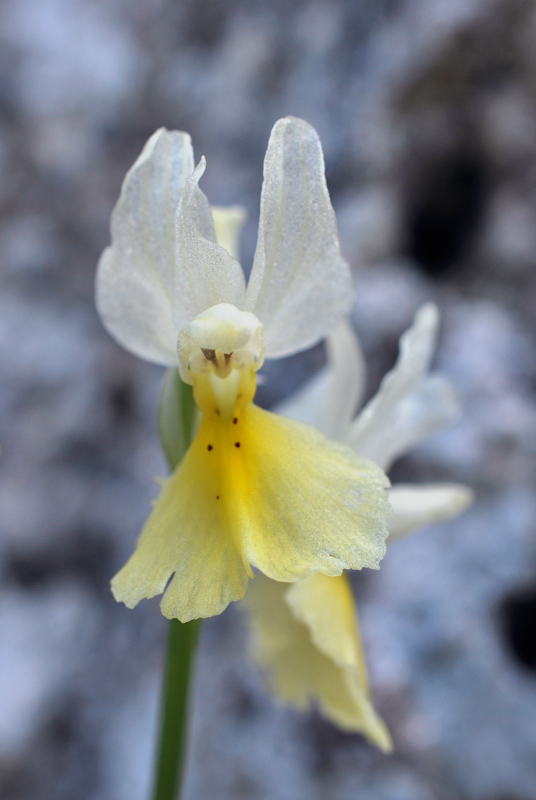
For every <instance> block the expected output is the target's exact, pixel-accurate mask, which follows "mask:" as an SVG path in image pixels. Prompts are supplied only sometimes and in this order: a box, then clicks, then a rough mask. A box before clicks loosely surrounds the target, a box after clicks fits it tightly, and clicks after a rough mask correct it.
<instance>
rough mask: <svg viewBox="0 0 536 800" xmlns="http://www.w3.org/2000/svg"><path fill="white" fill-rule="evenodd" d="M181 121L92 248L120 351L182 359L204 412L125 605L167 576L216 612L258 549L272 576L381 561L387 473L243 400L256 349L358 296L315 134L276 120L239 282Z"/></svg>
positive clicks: (307, 341)
mask: <svg viewBox="0 0 536 800" xmlns="http://www.w3.org/2000/svg"><path fill="white" fill-rule="evenodd" d="M204 168H205V164H204V160H203V159H202V160H201V162H200V164H199V165H198V166H197V168H196V169H194V162H193V152H192V147H191V143H190V138H189V136H188V135H187V134H184V133H180V132H168V131H166V130H160V131H157V133H155V134H154V136H152V137H151V139H150V140H149V141H148V142H147V144H146V146H145V148H144V150H143V152H142V154H141V155H140V157H139V158H138V160H137V161H136V163H135V164H134V166H133V167H132V169H131V170H130V171H129V173H128V174H127V177H126V179H125V182H124V184H123V188H122V191H121V196H120V198H119V201H118V203H117V206H116V208H115V210H114V213H113V216H112V244H111V246H110V247H109V248H107V250H105V252H104V253H103V256H102V258H101V261H100V265H99V272H98V277H97V303H98V308H99V311H100V314H101V317H102V319H103V322H104V324H105V326H106V327H107V329H108V330H109V332H110V333H111V334H112V335H113V336H114V337H115V338H116V339H117V340H118V341H119V342H120V343H121V344H122V345H123V346H124V347H126V348H127V349H128V350H130V351H131V352H133V353H135V354H136V355H138V356H140V357H141V358H145V359H147V360H150V361H154V362H156V363H159V364H163V365H166V366H175V367H177V368H178V369H179V371H180V375H181V377H182V379H183V380H184V381H185V382H186V383H189V384H192V385H193V392H194V397H195V400H196V403H197V405H198V407H199V410H200V411H201V415H202V416H201V422H200V425H199V428H198V430H197V433H196V436H195V438H194V441H193V442H192V445H191V447H190V449H189V450H188V453H187V454H186V456H185V458H184V460H183V461H182V463H181V464H180V465H179V467H178V468H177V469H176V471H175V472H174V473H173V474H172V475H171V477H170V478H169V479H168V480H167V481H166V482H165V483H164V485H163V487H162V490H161V492H160V495H159V497H158V498H157V500H156V502H155V505H154V509H153V511H152V513H151V514H150V516H149V518H148V520H147V523H146V525H145V528H144V530H143V531H142V534H141V536H140V539H139V541H138V544H137V547H136V550H135V552H134V554H133V555H132V557H131V558H130V560H129V561H128V562H127V564H126V565H125V566H124V567H123V569H122V570H121V571H120V572H119V573H118V575H116V577H115V578H114V580H113V582H112V588H113V591H114V595H115V597H116V598H117V599H118V600H122V601H123V602H125V603H126V605H128V606H129V607H133V606H134V605H136V604H137V603H138V602H139V600H141V599H142V598H144V597H153V596H154V595H157V594H161V593H164V596H163V599H162V603H161V608H162V611H163V613H164V614H165V615H166V616H167V617H175V618H178V619H180V620H182V621H183V622H184V621H187V620H190V619H193V618H196V617H207V616H211V615H213V614H218V613H220V612H221V611H223V609H224V608H225V607H226V606H227V605H228V604H229V603H230V602H231V601H234V600H238V599H240V598H241V597H242V596H243V595H244V593H245V591H246V588H247V584H248V580H249V578H251V577H253V572H252V569H251V568H252V566H253V567H256V568H257V569H259V570H260V571H261V572H262V573H264V574H265V575H266V576H268V577H269V578H272V579H275V580H276V581H284V582H293V581H297V580H300V579H303V578H307V577H308V576H312V575H314V574H316V573H321V574H324V575H331V576H335V575H340V574H341V572H342V570H344V569H361V568H362V567H372V568H375V567H377V566H378V564H379V561H380V559H381V558H382V556H383V554H384V551H385V538H386V536H387V526H386V518H387V514H388V509H389V507H388V503H387V495H386V488H387V486H388V482H387V479H386V478H385V475H384V473H383V472H382V470H381V469H380V468H379V467H378V466H376V465H375V464H374V463H373V462H372V461H369V460H367V459H364V458H361V457H358V456H356V455H355V453H354V452H352V450H351V449H350V448H349V447H347V446H345V445H343V444H339V443H335V442H332V441H330V440H329V439H327V438H325V437H324V436H323V435H322V434H320V433H319V432H318V431H316V430H315V429H314V428H312V427H309V426H307V425H304V424H302V423H299V422H294V421H292V420H289V419H285V418H283V417H280V416H277V415H274V414H271V413H269V412H266V411H263V410H261V409H259V408H258V407H256V406H255V405H254V404H253V398H254V394H255V376H256V372H257V370H258V369H259V368H260V367H261V366H262V363H263V360H264V358H265V357H266V358H277V357H280V356H285V355H289V354H291V353H295V352H298V351H300V350H303V349H305V348H307V347H309V346H311V345H313V344H315V343H316V342H318V341H320V340H321V339H322V338H324V337H325V336H326V335H327V334H328V333H329V332H330V330H331V329H333V327H334V326H335V325H336V324H337V322H338V321H339V320H340V319H341V318H342V317H344V315H345V314H346V313H347V311H348V309H349V307H350V305H351V301H352V284H351V278H350V274H349V270H348V267H347V265H346V263H345V262H344V260H343V259H342V257H341V255H340V252H339V244H338V237H337V230H336V222H335V217H334V213H333V209H332V207H331V203H330V200H329V195H328V192H327V188H326V183H325V177H324V163H323V157H322V150H321V146H320V142H319V140H318V137H317V135H316V133H315V131H314V130H313V128H312V127H311V126H310V125H308V124H307V123H306V122H304V121H302V120H298V119H295V118H286V119H284V120H280V121H279V122H278V123H276V125H275V126H274V129H273V131H272V134H271V137H270V141H269V144H268V150H267V153H266V158H265V164H264V182H263V188H262V196H261V210H260V222H259V235H258V242H257V249H256V252H255V258H254V263H253V267H252V271H251V276H250V279H249V282H248V285H247V288H246V284H245V279H244V273H243V271H242V268H241V266H240V265H239V263H238V262H237V261H236V260H235V259H234V258H233V256H232V255H231V254H230V253H229V252H228V251H227V250H226V249H225V248H224V247H222V246H221V245H220V244H218V243H217V242H216V236H215V232H214V223H213V217H212V213H211V210H210V206H209V204H208V202H207V200H206V198H205V196H204V195H203V193H202V192H201V190H200V189H199V187H198V181H199V179H200V177H201V175H202V174H203V171H204Z"/></svg>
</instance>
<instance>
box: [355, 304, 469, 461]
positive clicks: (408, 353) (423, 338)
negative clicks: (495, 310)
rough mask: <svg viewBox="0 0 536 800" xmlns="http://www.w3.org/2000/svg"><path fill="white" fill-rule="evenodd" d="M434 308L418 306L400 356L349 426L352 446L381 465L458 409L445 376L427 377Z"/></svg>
mask: <svg viewBox="0 0 536 800" xmlns="http://www.w3.org/2000/svg"><path fill="white" fill-rule="evenodd" d="M438 321H439V317H438V311H437V308H436V307H435V305H433V304H432V303H428V304H426V305H424V306H422V307H421V308H420V309H419V311H418V312H417V314H416V315H415V321H414V323H413V325H412V326H411V328H409V330H407V331H406V333H405V334H404V335H403V336H402V338H401V340H400V355H399V357H398V360H397V362H396V364H395V366H394V368H393V369H392V370H391V371H390V372H388V373H387V375H386V376H385V378H384V379H383V381H382V383H381V386H380V389H379V391H378V393H377V394H376V396H375V397H373V398H372V400H371V401H370V402H369V403H368V404H367V405H366V406H365V408H364V409H363V410H362V411H361V413H360V414H359V415H358V416H357V418H356V419H355V420H354V422H353V423H352V425H351V428H350V434H349V437H348V442H349V444H350V446H351V447H352V448H353V449H354V450H355V451H356V453H359V454H360V455H362V456H364V457H365V458H370V459H372V460H373V461H375V462H376V463H377V464H379V465H380V466H381V467H382V468H383V469H385V470H387V469H389V467H390V465H391V464H392V462H393V461H394V459H395V458H396V457H398V456H400V455H402V453H404V452H406V451H407V450H408V449H410V448H411V447H413V446H414V445H415V444H416V443H417V442H418V441H420V440H421V439H423V438H424V437H425V436H428V435H429V434H430V433H432V432H433V431H434V430H436V429H437V428H438V427H441V426H442V425H444V424H445V422H447V421H448V420H449V419H451V418H452V417H453V416H454V415H455V414H456V413H457V410H458V403H457V400H456V395H455V393H454V390H453V389H452V387H451V386H450V384H449V383H448V381H446V380H445V379H444V378H440V377H438V376H432V377H425V373H426V371H427V369H428V368H429V366H430V361H431V359H432V356H433V352H434V347H435V341H436V335H437V326H438Z"/></svg>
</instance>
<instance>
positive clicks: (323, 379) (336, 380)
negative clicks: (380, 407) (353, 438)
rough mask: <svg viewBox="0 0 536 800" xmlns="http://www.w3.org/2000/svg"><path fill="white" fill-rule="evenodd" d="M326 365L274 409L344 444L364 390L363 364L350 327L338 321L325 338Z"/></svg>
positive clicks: (357, 344) (356, 341)
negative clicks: (312, 426)
mask: <svg viewBox="0 0 536 800" xmlns="http://www.w3.org/2000/svg"><path fill="white" fill-rule="evenodd" d="M326 351H327V352H326V355H327V364H326V366H325V367H323V368H322V369H321V370H320V371H319V373H318V374H317V375H315V376H314V378H312V379H311V380H310V381H308V382H307V383H306V384H305V386H303V388H301V389H300V390H299V391H297V392H296V393H295V394H293V395H292V397H290V398H289V399H288V400H286V401H284V402H283V403H282V404H280V405H279V406H278V409H277V411H278V413H279V414H283V416H286V417H291V418H292V419H298V420H300V421H301V422H307V423H308V424H309V425H314V427H315V428H318V429H319V430H320V431H322V433H323V434H324V435H325V436H327V437H328V438H329V439H339V440H340V441H345V440H346V437H347V435H348V430H349V428H350V423H351V421H352V419H353V418H354V414H355V411H356V408H357V407H358V406H359V404H360V402H361V398H362V396H363V391H364V388H365V362H364V359H363V354H362V352H361V347H360V345H359V341H358V339H357V336H356V335H355V333H354V331H353V330H352V328H351V326H350V325H349V324H348V323H347V322H341V323H339V325H338V326H337V327H336V328H335V330H334V331H333V333H332V334H330V335H329V336H328V338H327V339H326Z"/></svg>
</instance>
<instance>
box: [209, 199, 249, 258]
mask: <svg viewBox="0 0 536 800" xmlns="http://www.w3.org/2000/svg"><path fill="white" fill-rule="evenodd" d="M211 208H212V218H213V220H214V230H215V232H216V241H217V242H218V244H221V246H222V247H224V248H225V249H226V250H227V252H228V253H229V254H230V255H232V256H233V258H236V260H237V261H239V260H240V247H239V240H240V233H241V231H242V227H243V225H244V222H245V221H246V217H247V212H246V209H245V208H243V206H212V207H211Z"/></svg>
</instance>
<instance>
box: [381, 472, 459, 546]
mask: <svg viewBox="0 0 536 800" xmlns="http://www.w3.org/2000/svg"><path fill="white" fill-rule="evenodd" d="M473 499H474V494H473V492H472V490H471V489H469V488H468V487H467V486H462V485H461V484H458V483H427V484H424V485H421V486H415V485H411V484H408V485H406V484H401V483H399V484H398V485H397V486H393V487H392V488H391V489H390V490H389V503H390V505H391V508H392V511H391V514H390V515H389V517H388V520H387V526H388V528H389V541H392V540H393V539H398V538H400V537H402V536H405V535H406V534H408V533H413V531H415V530H417V529H418V528H423V527H424V526H425V525H432V524H433V523H434V522H443V521H444V520H447V519H451V518H452V517H457V516H458V514H461V513H462V512H463V511H465V510H466V509H467V508H468V507H469V506H470V505H471V503H472V502H473Z"/></svg>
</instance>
